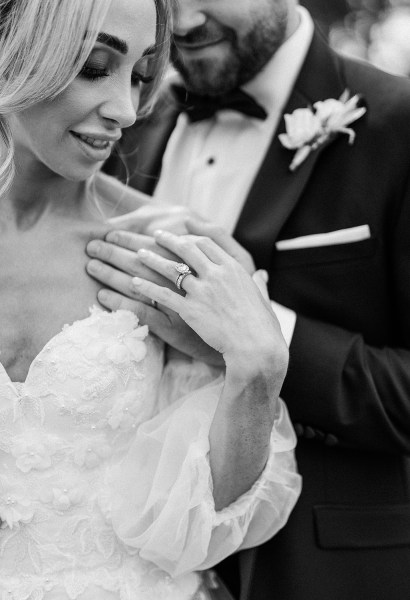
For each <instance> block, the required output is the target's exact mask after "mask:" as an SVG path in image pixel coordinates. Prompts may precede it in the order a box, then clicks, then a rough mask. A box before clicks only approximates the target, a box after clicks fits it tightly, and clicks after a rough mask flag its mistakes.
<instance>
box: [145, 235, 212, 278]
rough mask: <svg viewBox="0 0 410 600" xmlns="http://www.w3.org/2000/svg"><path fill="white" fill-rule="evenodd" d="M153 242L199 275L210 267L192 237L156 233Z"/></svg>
mask: <svg viewBox="0 0 410 600" xmlns="http://www.w3.org/2000/svg"><path fill="white" fill-rule="evenodd" d="M155 240H156V242H157V243H158V244H159V245H160V246H164V247H165V248H167V249H168V250H170V251H171V252H173V253H174V254H176V255H177V256H180V257H181V258H182V260H183V261H184V262H186V263H187V264H188V265H189V267H191V268H192V269H193V270H195V271H196V272H197V273H198V274H199V275H201V274H206V273H207V271H208V269H209V267H210V260H209V258H208V257H207V256H206V255H205V254H204V253H203V251H202V250H200V249H199V248H198V246H197V244H196V242H197V238H195V237H194V236H188V235H181V236H177V235H174V234H173V233H170V232H169V231H156V232H155Z"/></svg>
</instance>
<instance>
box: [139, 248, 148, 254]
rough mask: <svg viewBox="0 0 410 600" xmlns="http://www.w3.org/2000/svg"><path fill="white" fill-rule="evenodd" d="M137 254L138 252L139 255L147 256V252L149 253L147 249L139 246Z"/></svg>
mask: <svg viewBox="0 0 410 600" xmlns="http://www.w3.org/2000/svg"><path fill="white" fill-rule="evenodd" d="M137 254H138V255H140V256H147V254H149V252H148V250H146V249H145V248H140V249H139V250H138V251H137Z"/></svg>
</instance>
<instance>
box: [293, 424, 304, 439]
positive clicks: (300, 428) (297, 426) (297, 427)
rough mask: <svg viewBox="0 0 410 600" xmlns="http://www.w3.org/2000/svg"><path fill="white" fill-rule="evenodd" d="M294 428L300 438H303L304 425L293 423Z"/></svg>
mask: <svg viewBox="0 0 410 600" xmlns="http://www.w3.org/2000/svg"><path fill="white" fill-rule="evenodd" d="M293 428H294V430H295V433H296V435H297V436H298V437H301V436H302V435H303V432H304V427H303V425H301V424H300V423H293Z"/></svg>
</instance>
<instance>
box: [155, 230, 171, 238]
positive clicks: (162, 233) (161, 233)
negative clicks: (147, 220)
mask: <svg viewBox="0 0 410 600" xmlns="http://www.w3.org/2000/svg"><path fill="white" fill-rule="evenodd" d="M168 235H170V234H169V233H168V231H164V230H163V229H156V230H155V231H154V236H159V237H166V236H168Z"/></svg>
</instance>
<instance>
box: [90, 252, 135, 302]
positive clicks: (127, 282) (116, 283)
mask: <svg viewBox="0 0 410 600" xmlns="http://www.w3.org/2000/svg"><path fill="white" fill-rule="evenodd" d="M86 270H87V273H88V274H89V275H91V277H93V278H94V279H96V280H97V281H99V282H100V283H102V284H103V285H104V286H107V287H110V288H112V289H114V290H116V291H117V292H119V293H120V294H122V295H123V296H127V297H128V298H131V299H132V300H135V299H141V297H140V295H139V293H138V290H137V289H136V288H135V287H134V286H133V285H132V277H131V276H130V275H127V274H126V273H123V272H122V271H119V270H118V269H115V268H114V267H111V266H110V265H106V264H105V263H103V262H101V261H99V260H95V259H93V260H90V261H89V262H88V263H87V265H86Z"/></svg>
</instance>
